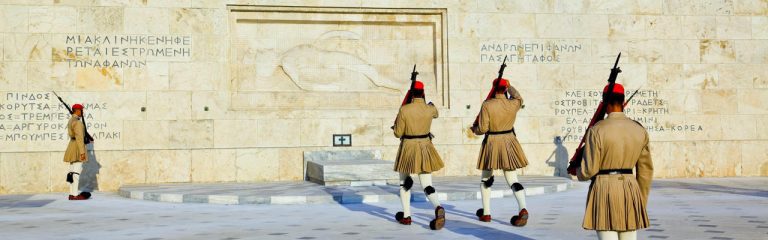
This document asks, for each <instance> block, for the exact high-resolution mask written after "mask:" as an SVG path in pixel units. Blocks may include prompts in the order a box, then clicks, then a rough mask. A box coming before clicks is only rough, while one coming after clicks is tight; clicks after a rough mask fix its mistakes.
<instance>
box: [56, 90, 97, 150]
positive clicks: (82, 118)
mask: <svg viewBox="0 0 768 240" xmlns="http://www.w3.org/2000/svg"><path fill="white" fill-rule="evenodd" d="M52 92H53V95H56V97H57V98H59V102H61V104H64V107H65V108H67V111H69V115H72V114H74V113H75V112H74V111H72V108H70V107H69V105H68V104H67V103H66V102H64V99H61V96H59V94H56V92H55V91H52ZM80 121H82V122H83V130H84V131H85V138H84V139H83V140H84V141H85V144H86V145H87V144H89V143H91V142H93V137H92V136H91V134H90V133H88V127H87V126H88V125H86V124H85V116H82V117H80Z"/></svg>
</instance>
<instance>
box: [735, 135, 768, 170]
mask: <svg viewBox="0 0 768 240" xmlns="http://www.w3.org/2000/svg"><path fill="white" fill-rule="evenodd" d="M765 144H766V142H765V141H748V142H744V143H742V144H741V157H742V162H741V175H742V176H765V175H766V174H768V161H765V159H767V158H768V150H766V148H765Z"/></svg>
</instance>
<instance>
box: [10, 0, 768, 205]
mask: <svg viewBox="0 0 768 240" xmlns="http://www.w3.org/2000/svg"><path fill="white" fill-rule="evenodd" d="M618 52H622V60H621V63H620V66H621V68H622V70H623V73H622V74H620V75H619V79H618V82H619V83H622V84H624V85H625V86H626V89H627V91H628V92H634V90H635V89H639V91H638V93H637V95H636V96H635V98H634V99H633V101H632V102H631V103H630V104H629V107H628V109H627V113H628V115H629V116H631V117H632V118H634V119H636V120H638V121H639V122H641V123H642V124H643V125H644V126H645V127H646V128H647V129H648V131H649V132H650V135H651V140H652V145H651V148H652V152H653V153H652V154H653V158H654V163H655V167H656V176H657V177H703V176H766V175H768V162H767V161H766V159H768V150H766V149H767V148H766V147H765V146H767V145H768V127H767V126H766V123H768V104H766V102H768V2H766V1H764V0H636V1H630V0H626V1H616V0H532V1H526V0H487V1H486V0H483V1H477V0H440V1H437V0H435V1H401V0H382V1H363V0H334V1H323V0H272V1H262V0H247V1H246V0H174V1H160V0H91V1H74V0H43V1H25V0H4V1H0V194H2V193H29V192H48V191H65V190H66V187H67V185H66V182H65V181H64V178H65V174H66V172H67V165H66V164H65V163H63V162H62V157H63V150H64V149H65V148H66V144H67V141H68V139H67V136H66V126H65V124H66V121H67V119H68V114H66V110H65V109H64V108H63V107H62V106H61V105H59V104H58V100H57V99H56V98H55V96H54V95H53V94H52V93H51V91H56V92H57V93H59V94H60V95H61V96H62V97H63V98H64V99H65V100H66V101H67V102H68V103H69V104H73V103H84V104H85V106H86V113H87V115H86V120H87V122H88V129H89V131H90V132H91V134H92V135H93V136H94V137H95V138H96V141H95V143H94V145H93V150H94V151H93V152H92V154H91V159H93V161H90V162H89V163H88V164H86V170H85V172H84V178H87V179H89V180H88V182H87V185H88V186H89V187H91V188H94V189H98V190H102V191H114V190H116V189H117V188H118V187H120V186H121V185H123V184H144V183H147V184H151V183H164V182H261V181H300V180H302V179H303V176H302V174H303V160H302V156H303V152H304V151H315V150H333V149H335V148H334V147H332V141H331V140H332V138H331V136H332V134H351V135H352V138H353V141H352V142H353V145H352V147H345V148H344V149H345V150H347V149H374V150H380V151H382V153H383V156H384V159H389V160H392V159H394V157H395V154H396V150H397V145H398V143H399V141H398V140H397V139H395V138H394V136H393V135H392V133H391V130H390V126H391V125H392V122H393V120H394V117H395V114H396V113H397V108H398V107H399V103H400V101H401V99H402V97H403V95H404V92H405V90H406V89H407V88H408V86H409V81H408V77H409V76H410V70H411V68H412V66H413V65H414V64H416V65H417V67H418V71H419V72H420V75H419V78H420V80H422V81H424V82H425V84H426V88H427V91H426V94H427V98H428V100H429V101H432V102H434V103H435V104H436V105H437V106H438V108H439V110H440V118H439V119H437V120H435V121H434V123H433V131H432V132H433V133H434V134H435V135H436V138H435V139H434V142H435V143H436V147H437V149H438V151H439V152H440V154H441V156H442V157H443V159H444V161H445V163H446V167H445V168H444V169H443V170H441V171H439V172H437V173H436V175H440V176H442V175H445V176H464V175H478V174H479V171H477V170H475V164H476V160H477V159H476V158H477V154H478V151H479V144H480V142H481V138H480V137H477V136H474V135H472V134H471V133H470V132H469V131H468V129H467V128H468V126H469V125H470V124H471V123H472V121H473V120H474V117H475V115H476V114H477V112H478V110H479V106H480V104H481V102H482V100H483V98H484V96H485V94H486V93H487V91H488V90H489V89H490V82H491V80H492V78H494V77H495V75H496V71H497V69H498V66H499V64H500V62H501V60H502V59H503V58H504V57H505V56H506V57H508V58H509V59H510V61H509V62H508V65H509V67H508V68H507V71H506V73H505V77H506V78H508V79H510V81H511V83H512V84H513V85H514V86H516V87H517V88H518V89H520V91H521V94H522V95H523V97H524V98H525V104H526V107H525V109H523V110H522V111H521V113H520V114H519V118H518V121H517V124H516V128H517V132H518V137H519V139H520V141H521V142H522V144H523V148H524V150H525V151H526V154H527V155H528V158H529V160H530V165H529V167H528V168H526V169H524V170H523V173H524V174H529V175H530V174H538V175H541V174H544V175H552V174H555V175H557V174H561V172H560V171H559V170H558V169H562V168H564V167H565V164H566V163H565V161H567V160H568V159H569V158H570V156H569V155H570V154H571V153H572V152H573V150H574V148H575V146H576V145H577V144H578V141H579V139H580V137H581V136H582V135H583V133H584V128H585V126H586V125H587V123H586V122H587V121H589V118H590V117H591V115H592V112H593V111H594V109H595V107H596V105H597V103H598V100H599V92H598V90H600V89H601V88H602V86H603V85H604V84H605V83H606V81H605V79H606V78H607V76H608V73H609V69H610V67H611V65H612V64H613V61H614V59H615V56H616V54H617V53H618ZM558 136H559V137H560V139H562V140H563V141H562V142H561V141H559V140H558V139H557V137H558ZM336 149H338V147H337V148H336Z"/></svg>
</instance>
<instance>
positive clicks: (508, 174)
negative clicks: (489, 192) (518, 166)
mask: <svg viewBox="0 0 768 240" xmlns="http://www.w3.org/2000/svg"><path fill="white" fill-rule="evenodd" d="M504 178H506V179H507V185H509V186H510V187H512V184H515V183H518V184H519V183H520V182H519V181H518V180H517V172H515V171H504ZM513 190H514V189H513ZM515 199H517V206H518V207H519V208H520V209H518V210H522V209H523V208H525V189H523V190H520V191H515Z"/></svg>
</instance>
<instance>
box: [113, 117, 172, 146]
mask: <svg viewBox="0 0 768 240" xmlns="http://www.w3.org/2000/svg"><path fill="white" fill-rule="evenodd" d="M123 131H124V132H125V133H126V134H125V135H124V139H123V145H124V148H125V149H127V150H140V149H168V147H169V146H170V123H169V122H168V121H125V122H124V123H123Z"/></svg>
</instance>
